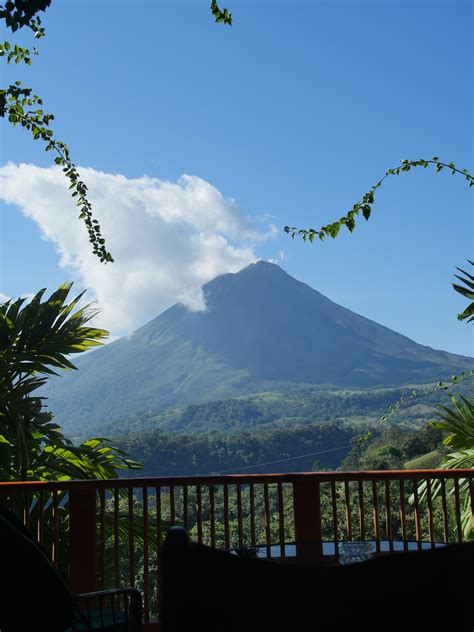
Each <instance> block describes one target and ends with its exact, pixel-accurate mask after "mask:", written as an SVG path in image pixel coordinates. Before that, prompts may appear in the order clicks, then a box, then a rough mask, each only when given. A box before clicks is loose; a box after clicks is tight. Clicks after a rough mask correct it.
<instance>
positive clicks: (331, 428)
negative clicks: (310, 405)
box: [114, 423, 357, 476]
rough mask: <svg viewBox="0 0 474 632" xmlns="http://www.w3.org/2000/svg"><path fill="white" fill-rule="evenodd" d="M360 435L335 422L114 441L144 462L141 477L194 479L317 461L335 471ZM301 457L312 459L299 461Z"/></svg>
mask: <svg viewBox="0 0 474 632" xmlns="http://www.w3.org/2000/svg"><path fill="white" fill-rule="evenodd" d="M356 434H357V430H356V429H354V428H351V427H349V426H345V425H343V424H337V423H332V424H327V425H320V424H310V425H307V426H301V425H297V426H295V427H293V428H283V429H279V430H273V431H260V432H244V431H242V432H238V433H235V434H231V435H222V434H219V433H212V432H211V433H208V434H201V435H195V436H192V435H185V434H177V433H174V434H169V433H164V432H162V431H160V430H155V431H150V432H147V433H140V434H132V435H129V436H126V437H119V438H117V439H116V440H115V441H114V443H115V444H118V445H119V447H121V448H122V449H124V450H125V451H127V452H128V453H129V455H130V456H131V457H133V458H134V459H136V460H138V461H140V462H141V463H142V465H143V471H142V472H141V473H139V475H140V476H193V475H196V474H202V475H204V474H219V473H225V472H228V471H232V472H233V473H237V472H245V471H247V470H248V471H249V472H253V473H264V472H267V473H268V472H296V471H302V470H303V471H304V470H311V469H312V468H313V465H314V462H315V461H316V460H317V461H319V463H321V464H322V465H323V466H324V467H327V468H330V469H335V468H336V467H337V466H338V465H339V463H340V462H341V459H342V458H344V456H345V455H346V454H348V452H349V451H350V449H351V447H352V446H351V439H352V438H353V437H354V436H355V435H356ZM301 455H307V456H305V457H304V458H298V459H293V457H296V456H298V457H300V456H301ZM285 459H291V460H287V461H285ZM273 461H278V463H273ZM282 461H284V462H282ZM259 464H265V465H262V466H261V467H258V465H259Z"/></svg>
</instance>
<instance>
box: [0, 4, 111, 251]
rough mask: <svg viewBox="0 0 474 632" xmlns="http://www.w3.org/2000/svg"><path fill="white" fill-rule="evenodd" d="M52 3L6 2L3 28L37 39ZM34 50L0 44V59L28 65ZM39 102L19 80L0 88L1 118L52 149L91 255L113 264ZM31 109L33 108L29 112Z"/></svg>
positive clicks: (1, 13)
mask: <svg viewBox="0 0 474 632" xmlns="http://www.w3.org/2000/svg"><path fill="white" fill-rule="evenodd" d="M50 4H51V0H30V1H28V2H25V1H24V0H15V1H14V2H11V1H10V2H6V3H5V6H3V5H0V19H3V20H5V23H6V26H7V27H8V28H10V29H11V30H12V32H15V31H17V30H18V29H20V28H23V27H27V28H30V29H31V30H32V31H33V33H34V34H35V37H36V38H37V39H38V38H40V37H43V36H44V34H45V31H44V28H43V27H42V26H41V19H40V18H39V17H38V16H37V13H38V12H40V11H45V10H46V9H47V7H49V5H50ZM37 54H38V52H37V50H36V49H35V48H33V49H31V50H30V49H28V48H23V47H21V46H18V45H17V44H15V45H12V44H10V42H7V41H4V42H3V43H0V57H4V58H5V60H6V62H7V64H10V63H11V62H15V64H19V63H20V62H24V63H25V64H26V65H28V66H30V65H31V57H32V56H33V55H37ZM42 103H43V102H42V99H41V98H40V97H38V96H37V95H34V94H32V90H31V89H30V88H23V87H22V86H21V82H20V81H16V82H15V84H12V85H10V86H8V88H6V89H0V118H7V119H8V121H9V122H10V123H11V124H12V125H13V126H14V127H15V126H16V125H20V126H21V127H23V128H25V129H27V130H29V131H30V132H31V134H32V136H33V139H34V140H38V139H41V140H42V141H43V142H44V143H45V151H51V150H54V151H55V152H56V153H57V154H58V155H57V157H56V158H55V160H54V162H55V163H56V164H57V165H58V166H60V167H62V170H63V172H64V174H65V176H66V177H67V178H68V179H69V183H70V185H69V189H70V190H72V197H75V198H77V199H76V206H78V207H79V219H81V220H83V221H84V224H85V225H86V229H87V232H88V233H89V241H90V243H91V245H92V252H93V254H94V255H96V256H97V257H99V259H100V261H101V262H104V263H107V262H112V261H113V257H112V255H111V254H110V252H108V251H107V249H106V247H105V239H104V238H103V237H102V234H101V229H100V225H99V222H98V221H97V220H96V219H94V218H93V215H92V204H91V203H90V201H89V199H88V196H87V186H86V184H85V183H84V182H83V180H82V179H81V177H80V175H79V172H78V170H77V167H76V165H75V164H74V162H73V161H72V160H71V156H70V153H69V148H68V146H67V145H66V143H63V142H62V141H59V140H56V139H55V138H54V136H53V131H52V130H51V129H50V127H49V124H50V122H51V121H52V120H53V119H54V116H53V114H45V113H44V112H43V110H42V109H39V108H37V109H34V108H36V106H38V105H42ZM32 108H33V109H32Z"/></svg>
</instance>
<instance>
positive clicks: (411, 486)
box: [0, 470, 474, 627]
mask: <svg viewBox="0 0 474 632" xmlns="http://www.w3.org/2000/svg"><path fill="white" fill-rule="evenodd" d="M473 472H474V470H451V471H448V470H412V471H408V470H402V471H387V472H381V471H376V472H344V473H343V472H321V473H302V474H262V475H230V476H213V477H193V478H189V477H188V478H179V477H173V478H132V479H118V480H107V481H72V482H54V483H41V482H21V483H0V500H3V502H5V503H6V504H7V505H8V506H9V507H10V508H11V509H12V510H13V511H15V512H16V513H17V515H19V516H20V517H21V519H22V520H23V522H24V524H25V525H26V526H28V527H29V528H30V529H31V530H32V531H33V532H34V533H35V534H36V535H37V537H38V539H39V540H40V542H42V544H43V546H45V547H46V549H47V550H48V551H49V552H50V554H51V558H52V560H53V562H54V564H55V565H56V566H57V567H58V568H59V569H60V571H61V572H62V573H63V575H64V576H65V577H66V578H67V580H68V582H69V585H70V588H71V590H73V591H74V592H88V591H92V590H96V589H102V588H109V587H116V586H117V587H118V586H136V587H138V588H140V590H141V591H142V593H143V599H144V621H145V623H149V622H150V621H152V620H154V619H156V617H157V615H158V610H159V604H158V570H159V563H160V542H161V541H162V538H163V535H164V533H165V532H166V529H167V528H168V527H169V526H170V525H172V524H182V525H183V526H184V527H185V528H186V529H187V530H188V531H189V533H190V535H191V537H192V538H193V539H195V540H196V541H198V542H204V543H206V544H210V545H211V546H217V547H222V548H226V549H231V548H244V547H256V546H261V547H263V552H264V554H266V555H267V556H278V557H286V556H296V558H297V559H298V558H299V559H313V560H314V559H321V558H322V557H323V556H324V555H331V556H333V557H336V558H337V556H338V553H339V545H340V542H341V541H343V540H372V541H374V543H375V545H374V546H375V548H376V550H377V551H381V550H384V549H386V550H394V548H399V547H400V546H402V547H404V548H408V547H409V546H415V547H422V546H425V545H424V543H428V546H430V545H431V546H435V545H436V543H438V542H440V543H448V542H459V541H463V540H464V539H465V537H466V534H467V533H468V531H469V526H470V525H472V521H473V515H474V480H473ZM397 542H398V543H400V544H397ZM409 542H412V543H414V544H409ZM288 543H293V545H294V546H293V545H291V546H289V545H288ZM147 627H148V626H147Z"/></svg>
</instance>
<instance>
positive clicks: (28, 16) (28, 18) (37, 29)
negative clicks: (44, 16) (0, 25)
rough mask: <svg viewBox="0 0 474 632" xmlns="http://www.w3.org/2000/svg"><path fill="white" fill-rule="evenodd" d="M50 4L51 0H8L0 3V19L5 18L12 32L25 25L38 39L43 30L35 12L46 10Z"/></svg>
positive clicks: (41, 35)
mask: <svg viewBox="0 0 474 632" xmlns="http://www.w3.org/2000/svg"><path fill="white" fill-rule="evenodd" d="M50 4H51V0H13V1H11V0H9V1H8V2H6V3H5V6H3V5H0V20H5V24H6V25H7V27H8V28H9V29H11V31H12V32H13V33H14V32H15V31H18V29H21V28H23V27H24V26H26V27H27V28H29V29H31V30H32V31H33V33H34V34H35V37H36V38H37V39H39V38H40V37H44V35H45V31H44V28H43V27H42V26H41V18H40V17H39V16H38V15H37V14H38V13H39V12H40V11H46V9H47V8H48V7H49V6H50Z"/></svg>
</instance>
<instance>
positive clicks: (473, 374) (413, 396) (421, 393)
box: [352, 369, 474, 443]
mask: <svg viewBox="0 0 474 632" xmlns="http://www.w3.org/2000/svg"><path fill="white" fill-rule="evenodd" d="M471 378H474V369H471V371H470V373H466V372H465V371H462V372H461V373H460V374H459V375H453V376H452V377H451V379H450V380H449V382H447V381H444V382H438V383H437V384H436V385H435V386H432V387H428V388H424V389H421V390H420V389H418V390H413V391H412V392H411V393H410V394H409V395H403V396H402V397H400V398H399V399H397V401H396V402H394V403H393V404H391V406H389V408H388V411H387V413H385V414H384V415H382V416H381V417H380V418H379V420H378V422H377V423H376V424H375V425H374V428H373V429H372V430H369V431H368V432H366V433H364V434H363V435H359V436H357V437H355V438H354V439H353V441H352V442H353V443H365V442H366V441H368V440H369V439H370V438H371V437H372V436H373V435H374V433H376V432H378V431H379V430H380V428H381V427H382V426H383V425H384V424H385V423H386V422H387V421H388V420H389V419H390V418H391V417H393V416H394V415H395V414H397V413H398V412H399V411H400V410H401V408H402V406H404V405H405V404H407V403H411V402H413V401H415V400H417V399H420V398H421V397H426V396H427V395H431V394H432V393H437V392H439V391H447V390H448V389H450V388H452V387H453V386H457V385H458V384H460V383H461V382H464V381H465V380H468V379H471Z"/></svg>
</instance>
